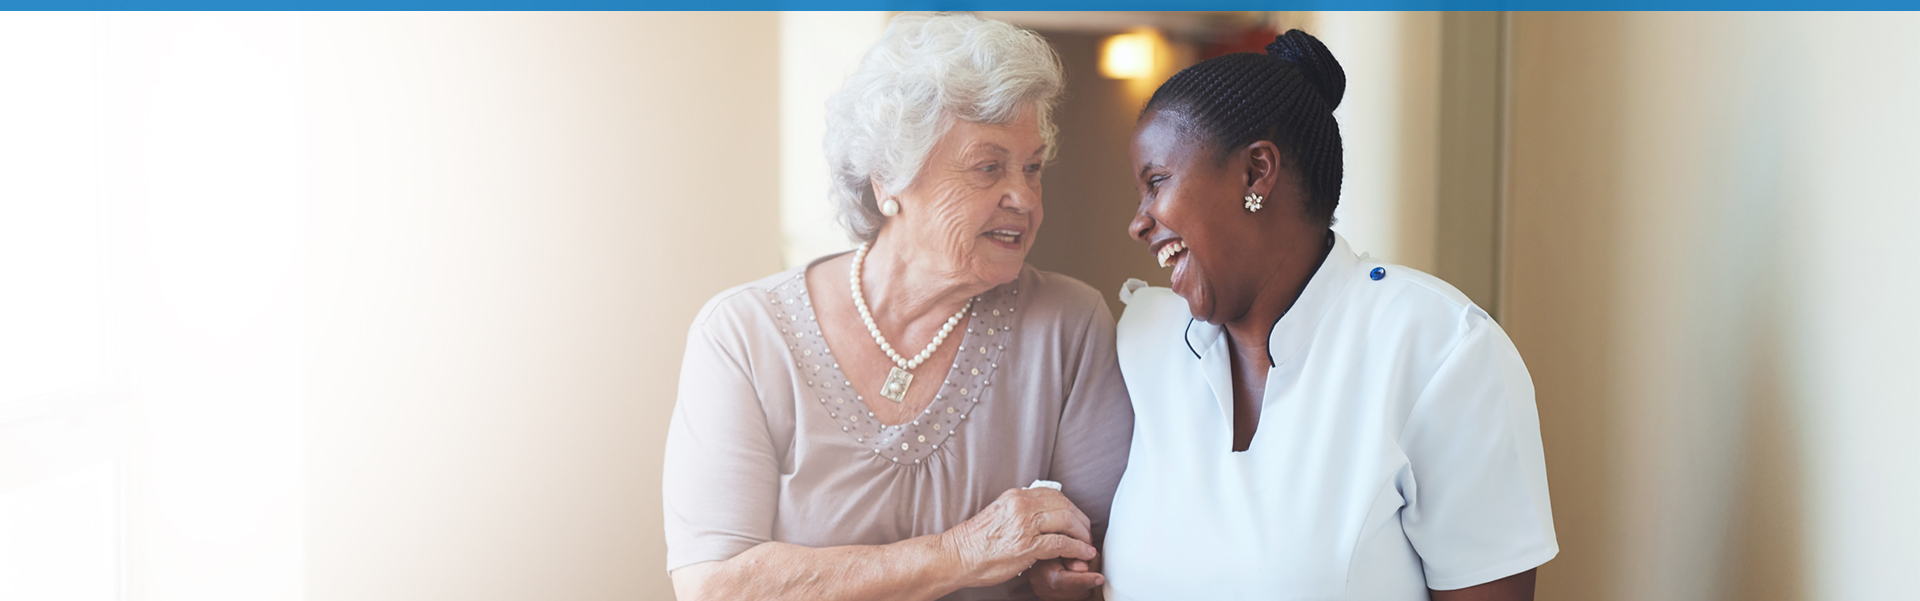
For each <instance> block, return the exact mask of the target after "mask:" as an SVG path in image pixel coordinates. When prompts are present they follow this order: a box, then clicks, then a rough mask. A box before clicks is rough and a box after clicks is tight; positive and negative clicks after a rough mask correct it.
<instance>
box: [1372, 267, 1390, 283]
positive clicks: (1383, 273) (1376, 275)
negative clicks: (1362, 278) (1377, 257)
mask: <svg viewBox="0 0 1920 601" xmlns="http://www.w3.org/2000/svg"><path fill="white" fill-rule="evenodd" d="M1367 277H1370V278H1373V279H1374V280H1379V279H1380V278H1384V277H1387V268H1385V267H1375V268H1373V272H1372V273H1369V274H1367Z"/></svg>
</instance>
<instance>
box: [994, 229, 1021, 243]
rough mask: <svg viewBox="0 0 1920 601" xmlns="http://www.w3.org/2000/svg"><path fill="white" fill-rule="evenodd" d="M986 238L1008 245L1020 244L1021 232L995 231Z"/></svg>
mask: <svg viewBox="0 0 1920 601" xmlns="http://www.w3.org/2000/svg"><path fill="white" fill-rule="evenodd" d="M986 236H987V237H988V238H992V239H995V240H999V241H1001V242H1005V243H1007V244H1015V245H1017V244H1020V232H1016V231H1013V230H993V231H991V232H987V234H986Z"/></svg>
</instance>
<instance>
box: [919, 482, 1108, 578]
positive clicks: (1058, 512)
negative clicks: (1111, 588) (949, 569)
mask: <svg viewBox="0 0 1920 601" xmlns="http://www.w3.org/2000/svg"><path fill="white" fill-rule="evenodd" d="M1091 525H1092V522H1091V521H1090V520H1088V519H1087V514H1085V513H1081V512H1080V508H1078V507H1074V506H1073V502H1072V501H1068V500H1067V497H1066V495H1062V494H1060V491H1056V490H1050V489H1045V488H1035V489H1022V488H1016V489H1012V490H1008V491H1007V492H1004V493H1001V494H1000V498H999V499H995V500H994V502H993V504H992V505H988V506H987V508H986V509H982V510H980V513H978V514H974V516H973V517H972V518H969V519H968V520H967V521H965V522H962V523H961V524H960V525H958V526H954V527H953V528H952V529H950V530H948V531H946V532H945V533H942V534H940V535H939V536H940V538H941V546H942V547H944V548H946V549H947V550H948V552H949V553H951V554H952V555H953V557H955V558H956V559H957V560H959V562H960V564H961V567H962V569H961V570H960V571H961V572H962V573H964V574H968V575H970V577H971V581H970V582H967V583H964V584H963V585H962V586H963V587H976V586H992V585H995V584H1000V583H1002V582H1006V581H1008V580H1012V579H1013V577H1014V576H1018V575H1019V574H1020V572H1021V571H1022V570H1025V569H1027V568H1028V567H1029V566H1032V565H1033V564H1034V562H1036V561H1041V560H1045V559H1053V558H1056V557H1062V558H1069V559H1079V560H1082V561H1087V560H1092V559H1093V556H1094V549H1093V533H1092V531H1091V530H1090V528H1091Z"/></svg>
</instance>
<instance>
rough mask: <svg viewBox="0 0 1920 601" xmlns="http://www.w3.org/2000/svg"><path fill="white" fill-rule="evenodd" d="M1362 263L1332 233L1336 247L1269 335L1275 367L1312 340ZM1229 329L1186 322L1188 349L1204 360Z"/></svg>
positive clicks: (1202, 323) (1205, 323) (1192, 320)
mask: <svg viewBox="0 0 1920 601" xmlns="http://www.w3.org/2000/svg"><path fill="white" fill-rule="evenodd" d="M1359 264H1360V257H1358V256H1356V255H1354V254H1353V249H1352V248H1350V247H1348V246H1347V239H1346V238H1344V237H1342V236H1341V235H1340V234H1338V233H1335V234H1333V248H1332V249H1331V250H1328V251H1327V259H1326V260H1325V261H1322V262H1321V263H1320V269H1319V270H1316V271H1314V272H1313V277H1312V278H1311V279H1308V280H1307V287H1306V289H1304V290H1301V291H1300V298H1298V299H1296V300H1294V301H1293V306H1292V307H1291V308H1288V309H1287V312H1286V313H1285V314H1282V315H1281V316H1280V321H1277V322H1274V324H1273V332H1272V333H1270V334H1268V335H1267V359H1268V361H1271V362H1272V367H1279V366H1281V365H1285V364H1286V363H1287V361H1289V360H1291V359H1293V358H1294V357H1295V356H1296V355H1298V354H1299V353H1300V349H1301V348H1304V347H1305V346H1306V343H1307V341H1308V340H1310V339H1312V338H1313V330H1314V329H1315V328H1316V327H1317V326H1319V324H1320V318H1321V317H1323V316H1325V315H1326V314H1327V309H1328V308H1330V307H1332V306H1333V304H1334V301H1335V300H1336V299H1338V298H1340V293H1341V292H1342V291H1344V290H1345V289H1346V287H1347V282H1348V281H1349V280H1351V279H1352V278H1350V277H1348V276H1350V275H1352V274H1353V268H1354V266H1356V265H1359ZM1226 331H1227V330H1226V328H1224V327H1221V326H1217V325H1214V324H1210V323H1207V322H1204V321H1200V320H1198V319H1189V320H1188V321H1187V332H1186V338H1187V350H1189V351H1192V352H1193V357H1194V358H1195V359H1205V358H1206V355H1207V354H1208V353H1209V352H1211V351H1212V349H1213V345H1214V343H1215V342H1217V341H1219V340H1220V337H1221V336H1222V335H1223V334H1225V333H1226Z"/></svg>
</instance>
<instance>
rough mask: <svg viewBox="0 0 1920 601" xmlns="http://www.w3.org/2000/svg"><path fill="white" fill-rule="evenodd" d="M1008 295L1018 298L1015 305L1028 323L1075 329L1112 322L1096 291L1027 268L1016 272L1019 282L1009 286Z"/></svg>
mask: <svg viewBox="0 0 1920 601" xmlns="http://www.w3.org/2000/svg"><path fill="white" fill-rule="evenodd" d="M1011 292H1013V293H1014V294H1017V295H1018V296H1020V297H1021V298H1020V299H1019V300H1018V303H1017V304H1018V306H1020V307H1021V310H1022V311H1027V312H1029V314H1028V315H1027V316H1026V319H1029V320H1046V321H1054V322H1059V323H1062V324H1074V325H1076V326H1077V325H1078V324H1084V323H1088V322H1094V321H1104V322H1105V323H1108V324H1111V323H1112V322H1113V319H1112V317H1111V315H1112V311H1109V310H1108V309H1107V303H1106V301H1105V300H1103V299H1101V297H1100V291H1098V290H1094V289H1093V287H1092V286H1088V285H1087V284H1086V282H1082V281H1080V280H1078V279H1075V278H1074V277H1073V276H1069V275H1066V274H1062V273H1055V272H1052V271H1046V270H1043V269H1038V268H1035V267H1033V266H1032V265H1028V266H1026V267H1025V268H1024V269H1021V270H1020V278H1019V279H1018V280H1016V281H1015V282H1014V283H1013V285H1012V290H1011Z"/></svg>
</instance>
